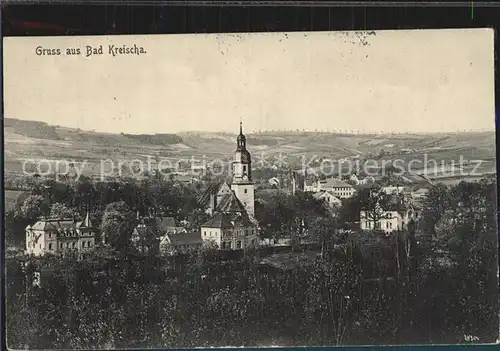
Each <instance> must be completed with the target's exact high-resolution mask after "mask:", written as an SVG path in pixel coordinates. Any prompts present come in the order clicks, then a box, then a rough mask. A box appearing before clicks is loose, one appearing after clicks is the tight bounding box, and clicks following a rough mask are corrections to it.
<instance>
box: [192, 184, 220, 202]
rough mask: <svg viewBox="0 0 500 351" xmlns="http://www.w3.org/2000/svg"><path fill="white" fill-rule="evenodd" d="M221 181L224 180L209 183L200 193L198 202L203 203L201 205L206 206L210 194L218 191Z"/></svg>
mask: <svg viewBox="0 0 500 351" xmlns="http://www.w3.org/2000/svg"><path fill="white" fill-rule="evenodd" d="M223 183H224V182H218V183H215V184H210V185H209V186H208V188H206V189H205V191H204V192H203V194H201V196H200V198H199V199H198V204H199V205H203V206H207V205H208V202H209V201H210V195H216V194H217V193H218V192H219V189H220V187H221V186H222V184H223Z"/></svg>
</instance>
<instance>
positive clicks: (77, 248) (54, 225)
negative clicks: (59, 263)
mask: <svg viewBox="0 0 500 351" xmlns="http://www.w3.org/2000/svg"><path fill="white" fill-rule="evenodd" d="M96 233H97V228H95V227H94V226H93V225H92V222H91V221H90V215H89V213H87V215H86V216H85V218H84V219H83V220H82V221H76V220H75V219H72V218H42V219H39V220H38V221H37V222H36V223H35V224H33V225H28V226H27V227H26V253H27V254H28V255H35V256H43V255H44V254H46V253H50V254H64V253H66V252H70V251H74V252H78V253H82V252H87V251H90V250H92V249H93V248H94V246H95V235H96Z"/></svg>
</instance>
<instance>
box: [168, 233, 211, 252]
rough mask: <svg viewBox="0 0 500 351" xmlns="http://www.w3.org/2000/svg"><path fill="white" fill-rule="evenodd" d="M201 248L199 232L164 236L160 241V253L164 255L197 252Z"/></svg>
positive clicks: (201, 242)
mask: <svg viewBox="0 0 500 351" xmlns="http://www.w3.org/2000/svg"><path fill="white" fill-rule="evenodd" d="M202 246H203V241H202V240H201V235H200V232H199V231H195V232H190V233H180V234H166V235H165V236H163V237H162V238H161V241H160V252H161V253H162V254H164V255H171V254H175V253H182V252H187V251H191V250H198V249H200V248H201V247H202Z"/></svg>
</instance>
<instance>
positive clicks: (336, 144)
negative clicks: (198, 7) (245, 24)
mask: <svg viewBox="0 0 500 351" xmlns="http://www.w3.org/2000/svg"><path fill="white" fill-rule="evenodd" d="M493 37H494V31H493V30H492V29H450V30H392V31H364V32H293V33H277V32H276V33H238V34H189V35H188V34H186V35H184V34H183V35H130V36H129V35H116V36H60V37H6V38H4V41H3V44H4V46H3V60H4V61H3V62H4V65H3V70H4V116H5V117H4V154H3V156H4V195H5V244H6V256H5V264H6V303H5V306H6V337H7V345H8V347H9V348H10V349H138V348H179V347H188V348H193V347H224V346H232V347H241V346H245V347H269V346H340V345H342V346H345V345H409V344H411V345H420V344H424V345H425V344H491V343H496V342H497V340H498V334H499V312H498V311H499V306H498V303H499V296H498V292H499V291H498V290H499V288H498V230H497V218H498V216H497V195H496V193H497V191H496V189H497V180H496V177H497V171H496V169H497V168H496V150H497V148H496V145H495V101H494V50H493Z"/></svg>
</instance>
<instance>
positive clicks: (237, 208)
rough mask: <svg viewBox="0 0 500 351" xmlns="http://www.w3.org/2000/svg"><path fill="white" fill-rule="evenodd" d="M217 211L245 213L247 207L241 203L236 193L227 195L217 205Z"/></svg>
mask: <svg viewBox="0 0 500 351" xmlns="http://www.w3.org/2000/svg"><path fill="white" fill-rule="evenodd" d="M216 211H219V212H245V211H246V210H245V206H243V204H242V203H241V201H240V200H239V199H238V197H236V195H235V194H234V192H231V193H229V194H225V195H223V196H222V198H221V199H220V200H219V203H218V204H217V208H216Z"/></svg>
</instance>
